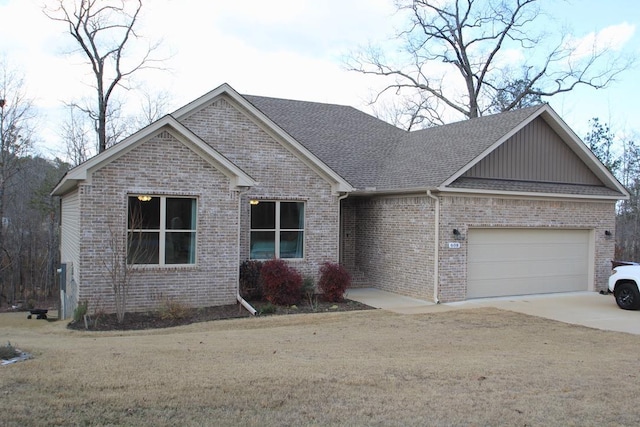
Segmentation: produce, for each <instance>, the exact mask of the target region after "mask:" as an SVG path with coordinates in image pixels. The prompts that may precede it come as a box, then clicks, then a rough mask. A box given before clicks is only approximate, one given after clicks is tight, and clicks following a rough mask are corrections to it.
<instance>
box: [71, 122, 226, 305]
mask: <svg viewBox="0 0 640 427" xmlns="http://www.w3.org/2000/svg"><path fill="white" fill-rule="evenodd" d="M79 188H80V192H81V201H82V210H81V212H82V215H81V218H80V224H81V228H82V246H81V254H80V255H81V261H80V262H81V264H82V266H83V269H82V271H81V274H80V284H81V289H82V293H81V299H82V300H87V301H88V302H89V307H90V309H93V308H99V309H102V310H105V311H106V312H113V311H114V310H115V307H114V305H113V301H114V297H113V291H112V287H111V283H110V281H109V279H108V274H107V269H106V267H107V265H106V264H108V263H109V251H110V250H111V247H110V238H111V236H112V233H115V235H116V236H122V237H124V236H126V226H127V198H128V196H129V195H135V194H149V195H154V196H186V197H194V198H196V199H197V219H196V224H197V226H196V230H197V242H196V264H195V265H175V266H171V265H167V266H155V265H149V266H139V267H136V268H134V269H133V276H132V282H131V284H130V285H129V292H128V297H127V310H128V311H148V310H157V309H158V308H159V307H161V306H162V305H163V304H165V303H166V301H175V302H179V303H181V304H184V305H186V306H189V307H207V306H217V305H226V304H233V303H235V302H236V288H237V277H238V275H237V274H238V250H237V241H238V223H237V214H238V198H237V194H236V193H235V192H233V191H231V190H230V181H229V178H228V177H226V176H225V175H224V174H223V173H221V172H220V171H218V170H217V169H215V168H214V167H213V166H212V165H211V164H210V163H208V162H207V161H205V160H204V159H203V158H202V157H200V156H199V155H198V154H196V153H194V152H193V151H192V150H191V149H190V148H188V147H186V146H185V145H184V144H182V143H181V142H180V141H178V140H177V139H176V138H174V137H173V135H171V134H170V133H169V132H166V131H163V132H160V133H159V134H158V135H156V136H154V137H152V138H151V139H149V140H148V141H146V142H144V143H141V144H139V145H138V146H136V147H135V148H133V149H132V150H131V151H129V152H128V153H126V154H123V155H122V156H120V157H119V158H117V159H115V160H113V161H112V162H111V163H109V164H107V165H106V166H103V167H102V168H101V169H99V170H97V171H95V172H93V173H92V175H91V180H90V181H88V182H87V183H84V184H80V186H79Z"/></svg>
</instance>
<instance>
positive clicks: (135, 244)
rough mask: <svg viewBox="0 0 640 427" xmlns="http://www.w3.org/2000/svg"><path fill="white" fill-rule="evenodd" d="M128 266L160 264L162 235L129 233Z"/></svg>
mask: <svg viewBox="0 0 640 427" xmlns="http://www.w3.org/2000/svg"><path fill="white" fill-rule="evenodd" d="M128 240H129V242H128V243H129V245H128V246H129V247H128V248H127V264H158V262H159V254H160V233H154V232H139V231H138V232H135V231H133V232H129V239H128Z"/></svg>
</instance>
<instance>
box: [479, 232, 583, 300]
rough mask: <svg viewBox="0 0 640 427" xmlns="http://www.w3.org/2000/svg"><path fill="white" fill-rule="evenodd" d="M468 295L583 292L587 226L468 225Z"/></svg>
mask: <svg viewBox="0 0 640 427" xmlns="http://www.w3.org/2000/svg"><path fill="white" fill-rule="evenodd" d="M467 256H468V258H467V262H468V264H467V298H483V297H493V296H508V295H528V294H541V293H551V292H571V291H586V290H587V289H588V286H589V285H588V283H589V265H590V263H589V231H588V230H548V229H545V230H540V229H495V228H494V229H489V228H487V229H470V230H469V233H468V254H467Z"/></svg>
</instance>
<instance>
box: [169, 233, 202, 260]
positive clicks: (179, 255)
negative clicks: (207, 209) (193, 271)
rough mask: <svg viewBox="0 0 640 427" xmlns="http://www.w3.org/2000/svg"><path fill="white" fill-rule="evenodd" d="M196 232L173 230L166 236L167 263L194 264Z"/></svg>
mask: <svg viewBox="0 0 640 427" xmlns="http://www.w3.org/2000/svg"><path fill="white" fill-rule="evenodd" d="M195 249H196V233H192V232H171V233H169V232H168V233H167V234H166V238H165V260H164V262H165V264H193V263H195V260H196V254H195V252H196V251H195Z"/></svg>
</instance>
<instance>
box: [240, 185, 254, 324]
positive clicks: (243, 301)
mask: <svg viewBox="0 0 640 427" xmlns="http://www.w3.org/2000/svg"><path fill="white" fill-rule="evenodd" d="M247 191H249V188H247V189H246V190H242V191H238V192H237V195H238V243H237V248H238V267H237V268H236V299H237V300H238V302H239V303H240V305H242V306H243V307H244V308H245V309H246V310H247V311H248V312H249V313H251V315H252V316H255V315H256V314H257V311H256V309H255V308H253V307H252V306H251V304H249V303H248V302H247V301H246V300H245V299H244V298H242V296H241V295H240V262H241V261H240V228H241V223H242V195H243V194H245V193H246V192H247Z"/></svg>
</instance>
